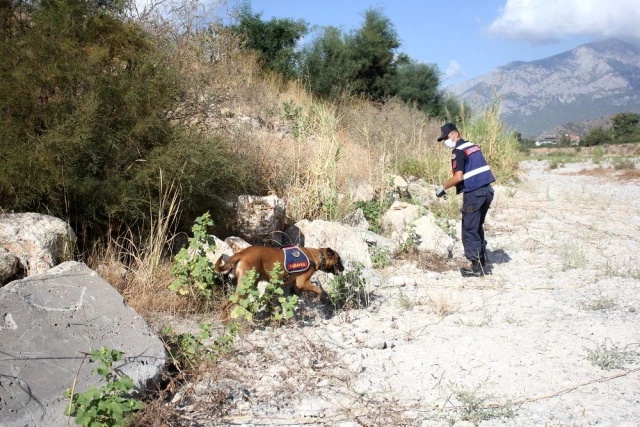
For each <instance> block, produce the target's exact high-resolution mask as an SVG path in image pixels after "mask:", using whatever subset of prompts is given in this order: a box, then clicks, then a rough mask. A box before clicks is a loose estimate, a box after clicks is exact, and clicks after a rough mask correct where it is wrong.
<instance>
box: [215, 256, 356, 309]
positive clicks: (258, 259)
mask: <svg viewBox="0 0 640 427" xmlns="http://www.w3.org/2000/svg"><path fill="white" fill-rule="evenodd" d="M299 249H300V250H301V251H302V252H304V253H305V254H306V255H307V257H308V258H309V261H310V263H311V265H310V266H309V268H307V269H306V270H304V271H301V272H298V273H287V272H286V271H285V272H284V273H283V274H281V275H280V277H279V279H282V280H283V281H284V285H285V286H286V285H291V284H293V286H294V287H293V290H294V292H295V293H296V294H299V292H300V291H306V292H313V293H314V294H316V300H317V301H320V300H321V299H322V296H323V292H324V291H323V290H322V289H321V288H320V287H318V286H316V285H314V284H313V283H311V276H312V275H313V273H315V272H316V271H318V270H320V271H324V272H327V273H334V274H340V273H341V272H342V271H343V270H344V266H343V265H342V261H341V260H340V255H338V253H337V252H336V251H334V250H333V249H331V248H319V249H316V248H303V247H300V248H299ZM276 262H279V263H280V266H281V267H282V269H283V270H284V253H283V251H282V249H278V248H272V247H267V246H250V247H248V248H246V249H243V250H241V251H240V252H238V253H237V254H235V255H233V256H231V257H230V258H229V259H228V260H227V262H225V263H224V264H223V262H222V256H221V257H220V258H218V260H217V261H216V271H217V272H218V273H229V272H233V274H234V275H235V278H236V283H240V281H241V280H242V277H243V276H244V275H245V274H247V273H248V272H249V271H250V270H252V269H255V271H256V273H258V276H259V277H258V280H269V272H271V271H273V268H274V265H275V263H276Z"/></svg>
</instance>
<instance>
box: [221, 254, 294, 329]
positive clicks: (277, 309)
mask: <svg viewBox="0 0 640 427" xmlns="http://www.w3.org/2000/svg"><path fill="white" fill-rule="evenodd" d="M283 272H284V270H283V269H282V266H281V265H280V263H278V262H277V263H276V264H275V265H274V268H273V270H272V271H270V272H269V276H270V279H269V282H268V283H267V284H266V287H265V289H264V292H261V291H260V289H258V287H257V282H258V274H257V273H256V271H255V270H254V269H252V270H250V271H249V272H248V273H247V274H246V275H245V276H244V277H243V278H242V280H241V281H240V283H238V286H237V287H236V291H235V292H234V294H233V295H231V296H230V297H229V301H231V302H232V303H233V304H234V307H233V310H232V311H231V318H232V319H238V318H244V319H246V320H248V321H252V320H253V319H254V317H255V316H256V315H263V316H265V317H266V318H267V319H272V320H274V321H276V322H280V321H283V320H288V319H291V318H292V317H293V316H294V314H295V310H296V308H297V306H298V296H297V295H290V296H285V295H284V289H283V280H282V279H280V278H279V277H280V276H281V275H282V273H283Z"/></svg>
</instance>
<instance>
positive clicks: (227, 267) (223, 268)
mask: <svg viewBox="0 0 640 427" xmlns="http://www.w3.org/2000/svg"><path fill="white" fill-rule="evenodd" d="M223 258H224V255H220V258H218V260H217V261H216V265H215V269H216V271H217V272H218V273H223V274H227V273H229V271H231V270H233V269H234V267H235V265H236V264H237V262H238V261H239V258H238V256H237V255H232V256H231V257H230V258H229V259H228V260H227V261H226V262H225V261H223Z"/></svg>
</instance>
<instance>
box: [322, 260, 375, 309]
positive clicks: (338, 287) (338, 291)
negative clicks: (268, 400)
mask: <svg viewBox="0 0 640 427" xmlns="http://www.w3.org/2000/svg"><path fill="white" fill-rule="evenodd" d="M329 301H331V304H332V305H333V306H334V307H335V308H337V309H345V308H363V307H367V306H368V305H369V291H368V290H367V283H366V281H365V279H364V278H363V277H362V265H361V264H359V263H356V264H354V266H353V268H352V269H351V270H348V271H344V272H342V274H341V275H339V276H335V277H334V278H333V279H332V280H331V285H330V290H329Z"/></svg>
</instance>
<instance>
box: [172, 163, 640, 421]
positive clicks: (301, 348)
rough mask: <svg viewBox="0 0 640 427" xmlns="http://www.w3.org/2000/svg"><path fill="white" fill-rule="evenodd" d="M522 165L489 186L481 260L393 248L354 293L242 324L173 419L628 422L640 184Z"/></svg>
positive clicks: (638, 399) (639, 373)
mask: <svg viewBox="0 0 640 427" xmlns="http://www.w3.org/2000/svg"><path fill="white" fill-rule="evenodd" d="M521 166H522V171H523V172H522V181H521V183H520V184H518V186H517V187H515V188H509V189H506V188H501V187H499V186H496V198H495V200H494V204H493V206H492V209H491V210H490V212H489V216H488V219H487V221H488V223H487V224H488V228H489V231H488V233H487V234H488V236H487V237H488V241H489V246H488V252H489V253H488V255H489V261H490V262H491V265H492V269H491V274H490V275H487V276H485V277H482V278H471V279H469V278H462V277H460V274H459V272H458V271H457V270H456V269H447V268H445V267H448V264H447V263H444V262H442V261H438V260H430V261H428V262H422V260H420V259H418V260H414V259H403V260H401V261H396V262H394V263H392V264H391V265H390V266H387V267H386V268H384V269H383V270H377V271H375V272H374V274H373V275H370V276H369V279H370V280H369V282H368V283H369V286H370V291H371V294H370V303H369V304H368V305H367V307H365V308H361V309H351V310H347V311H342V312H337V313H333V314H327V312H326V311H325V310H324V309H323V308H322V307H319V306H317V305H310V306H307V309H308V310H309V311H311V312H312V313H313V312H315V314H316V315H315V316H309V317H307V318H305V319H303V320H298V321H296V322H292V323H291V324H289V325H286V326H284V327H279V328H269V327H267V328H262V329H257V330H253V331H250V332H247V333H246V334H243V335H242V336H241V338H240V340H239V341H238V343H237V348H238V351H237V352H235V353H234V354H233V357H232V358H230V359H225V360H223V361H221V362H219V363H218V364H217V365H216V372H218V373H220V372H229V373H231V374H232V375H230V379H229V380H227V382H226V383H225V382H222V381H221V380H219V379H218V378H219V376H211V378H210V379H207V378H203V379H202V381H201V382H200V384H201V385H199V386H194V387H193V390H195V391H194V394H192V396H194V397H193V398H192V399H190V400H189V399H185V400H184V403H183V404H182V405H183V406H182V407H181V409H180V411H181V412H180V417H181V419H183V420H186V421H185V423H184V425H190V426H195V425H197V426H213V425H245V426H257V425H288V426H294V425H295V426H299V425H313V426H345V427H346V426H390V425H393V426H425V427H427V426H442V427H445V426H451V425H454V426H470V425H480V426H544V425H547V426H572V425H580V426H582V425H595V424H597V425H607V426H626V427H631V426H638V425H640V348H639V345H638V343H640V313H639V311H640V267H639V265H640V264H639V260H640V186H639V185H638V184H637V183H634V182H628V181H627V182H624V181H612V180H610V179H608V178H606V177H603V176H599V175H593V176H592V175H586V174H581V173H578V172H579V171H581V170H583V169H585V168H588V167H589V166H588V165H585V164H567V165H566V166H565V167H563V168H558V169H554V170H549V169H548V164H547V162H525V163H522V164H521ZM457 261H460V260H456V262H457ZM376 277H377V280H374V279H376ZM220 390H224V392H225V393H226V394H225V396H226V398H225V400H224V403H223V405H224V409H223V410H222V411H220V412H221V413H223V414H224V415H222V416H216V417H214V416H210V415H208V414H207V411H206V402H211V401H215V402H219V400H216V399H219V396H220ZM199 403H202V405H204V406H198V405H199Z"/></svg>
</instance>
